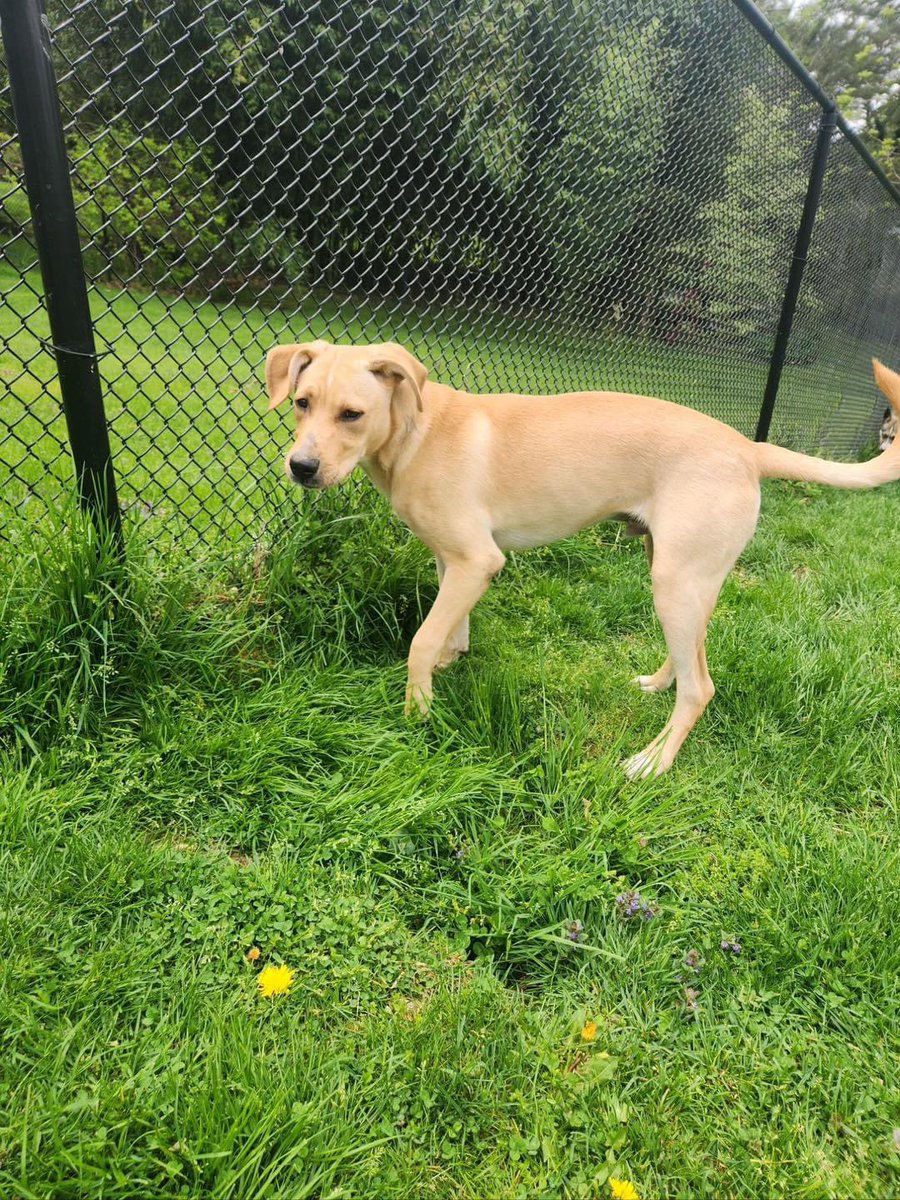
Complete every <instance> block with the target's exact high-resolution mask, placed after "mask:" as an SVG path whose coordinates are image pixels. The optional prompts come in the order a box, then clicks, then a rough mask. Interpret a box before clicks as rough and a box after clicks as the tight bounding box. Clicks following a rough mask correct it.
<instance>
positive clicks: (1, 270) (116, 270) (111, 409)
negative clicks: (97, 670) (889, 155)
mask: <svg viewBox="0 0 900 1200" xmlns="http://www.w3.org/2000/svg"><path fill="white" fill-rule="evenodd" d="M18 2H20V3H37V2H38V0H18ZM748 7H749V6H748V5H747V4H745V3H741V4H736V3H733V2H732V0H669V2H668V3H667V4H665V5H659V4H656V3H652V2H650V0H507V2H506V3H503V4H499V5H498V4H496V3H495V2H494V0H425V2H421V0H419V2H417V3H412V2H411V0H377V2H376V3H374V4H372V3H368V2H366V3H360V2H358V0H309V2H305V3H303V4H300V3H294V2H293V0H290V2H279V0H262V2H260V3H255V4H248V3H246V0H127V2H125V0H123V2H120V3H119V2H113V0H77V2H70V3H66V2H64V0H51V3H50V5H49V9H48V21H49V28H50V31H51V44H52V55H53V62H54V65H55V70H56V76H57V80H58V89H59V98H60V105H61V110H62V118H63V128H64V132H65V141H66V147H67V151H68V156H69V162H70V164H71V179H72V189H73V194H74V201H75V208H76V213H77V219H78V226H79V236H80V241H81V246H82V251H83V262H84V270H85V273H86V277H87V281H88V292H89V298H90V308H91V312H92V315H93V321H94V331H95V337H96V344H97V352H98V356H99V358H98V363H99V373H100V377H101V382H102V392H103V397H104V402H105V409H106V416H107V420H108V425H109V433H110V442H111V448H112V455H113V461H114V464H115V470H116V475H117V478H118V486H119V502H120V504H121V506H122V507H123V509H124V510H126V511H127V512H129V513H131V514H132V515H133V518H134V519H140V520H146V521H147V522H153V523H154V524H155V525H158V527H159V529H160V530H163V529H169V530H177V531H178V534H179V536H185V535H187V534H188V533H190V534H192V535H196V536H197V537H198V538H199V539H200V540H201V541H202V542H205V543H206V544H207V546H210V547H213V546H220V545H222V543H223V540H224V541H225V542H228V543H230V542H231V541H232V540H233V539H246V538H247V537H248V536H250V537H253V538H258V537H260V536H261V533H262V531H263V530H264V528H265V527H266V525H267V523H269V525H271V522H272V521H273V520H278V519H279V514H282V515H283V514H284V512H285V511H287V510H289V508H290V506H291V505H293V504H296V502H297V500H296V496H295V495H294V494H293V493H292V492H291V491H290V489H289V486H288V484H287V483H286V481H284V480H283V479H282V477H281V458H282V455H283V452H284V450H285V448H286V444H287V442H288V438H289V431H288V429H287V418H285V417H284V416H283V415H280V414H279V413H277V412H276V413H272V414H268V415H267V414H266V413H265V405H264V403H263V395H262V364H263V360H264V357H265V354H266V352H267V350H268V349H269V348H270V347H271V346H272V345H274V344H276V343H277V342H279V341H303V340H307V339H311V338H314V337H324V338H327V339H329V340H333V341H354V342H361V341H382V340H394V341H399V342H402V343H403V344H405V345H406V346H407V347H408V348H409V349H410V350H411V351H412V352H413V353H414V354H416V355H417V356H418V357H419V358H420V359H421V360H422V361H423V362H424V363H425V364H426V365H427V366H428V367H429V370H430V374H431V377H432V378H433V379H436V380H439V381H442V382H448V383H453V384H455V385H457V386H460V387H464V388H466V389H468V390H509V391H522V392H536V393H541V392H556V391H569V390H578V389H587V388H593V389H607V388H608V389H615V390H621V391H629V392H641V393H646V394H650V395H656V396H661V397H663V398H665V399H669V400H674V401H678V402H680V403H683V404H688V405H693V406H695V407H697V408H701V409H703V410H704V411H706V412H709V413H711V414H712V415H714V416H716V417H719V418H720V419H722V420H724V421H727V422H728V423H729V424H731V425H734V426H736V427H737V428H738V429H740V430H741V431H742V432H744V433H745V434H747V435H749V436H753V434H754V430H755V429H756V426H757V421H758V418H759V413H760V404H761V399H762V396H763V391H764V388H765V385H766V380H767V377H768V375H769V371H770V365H771V358H772V351H773V342H774V339H775V334H776V329H777V327H778V323H779V314H780V312H781V308H782V301H783V297H784V294H785V289H786V285H787V280H788V275H789V271H790V269H791V263H792V257H793V256H794V253H795V239H796V236H797V231H798V225H799V222H800V216H801V211H802V209H803V204H804V197H805V196H806V193H807V187H808V182H809V178H810V171H811V167H812V162H813V155H814V152H815V146H816V141H817V133H818V130H819V124H820V118H821V113H822V108H821V104H820V99H817V97H816V95H815V94H814V93H813V92H811V91H810V90H809V88H808V87H805V86H804V85H803V83H802V82H801V81H800V80H798V79H797V78H796V76H795V74H793V73H792V72H791V71H790V70H789V69H788V67H787V66H786V65H785V63H784V62H782V60H781V59H780V58H779V57H778V56H777V55H776V53H775V52H774V51H773V49H772V48H771V46H770V45H769V44H767V42H766V41H765V40H764V37H763V36H761V35H760V32H759V30H758V29H757V28H754V26H753V24H751V22H750V21H749V20H748V19H747V13H746V11H745V10H746V9H747V8H748ZM0 135H2V145H0V290H2V293H3V305H2V311H0V338H2V346H0V372H2V378H3V385H4V387H3V393H2V396H0V472H2V475H3V489H2V491H3V499H2V504H3V505H9V506H11V507H13V508H16V509H20V508H21V507H22V506H25V505H30V506H32V507H33V509H34V510H35V513H36V516H37V513H38V512H39V510H40V509H41V507H42V506H50V507H54V506H56V505H58V503H59V501H60V497H61V496H62V495H63V494H64V493H67V492H69V491H70V490H71V488H72V486H73V476H72V472H73V468H72V465H71V459H70V455H69V452H68V446H67V439H66V427H65V424H64V421H63V417H62V412H61V407H60V394H59V385H58V381H57V372H56V366H55V362H54V357H53V350H52V346H53V342H52V339H51V333H50V329H49V326H48V322H47V317H46V313H45V303H44V295H43V285H42V279H41V274H40V271H39V269H38V264H37V256H36V251H35V241H34V233H33V229H32V224H31V217H30V215H29V207H28V201H27V197H26V192H25V189H24V185H23V182H22V159H21V147H20V144H19V141H18V140H17V134H16V132H15V124H14V119H13V113H12V108H11V101H10V94H9V89H8V87H6V86H4V88H3V90H2V92H0ZM873 354H876V355H878V356H879V357H881V358H883V359H884V360H885V361H886V362H888V363H892V364H893V365H894V366H897V365H898V363H900V206H898V204H897V202H896V199H895V197H894V195H892V193H891V191H890V189H889V188H887V187H886V186H884V182H883V180H882V179H880V178H879V177H877V175H876V174H875V173H874V172H873V170H872V169H871V166H870V164H869V163H868V162H867V161H865V159H864V158H863V157H862V156H861V155H860V153H859V152H858V149H857V146H856V145H855V144H853V143H852V142H851V141H850V140H848V137H847V135H846V129H844V131H840V130H839V131H837V132H836V134H835V136H834V142H833V145H832V147H831V152H830V156H829V158H828V163H827V169H826V172H825V177H824V186H823V190H822V196H821V201H820V204H819V207H818V211H817V214H816V220H815V225H814V227H813V233H812V241H811V245H810V249H809V264H808V269H807V271H806V274H805V277H804V279H803V284H802V287H801V290H800V294H799V298H798V301H797V306H796V311H795V313H794V321H793V330H792V333H791V336H790V339H789V341H788V345H787V354H786V358H785V361H784V371H783V375H782V378H781V385H780V389H779V392H778V397H777V403H776V404H775V408H774V415H773V419H772V426H771V437H772V439H773V440H775V441H778V442H780V443H782V444H786V445H789V446H792V447H794V448H797V449H803V450H807V451H817V450H823V451H825V452H827V453H828V454H830V455H841V456H850V455H853V454H854V453H856V452H858V451H859V449H860V448H861V447H862V446H863V445H864V444H866V443H868V442H871V441H872V440H873V438H874V435H875V432H876V430H877V427H878V423H879V420H880V417H881V410H880V408H879V402H878V399H877V393H876V391H875V388H874V385H873V384H872V381H871V370H870V366H869V361H868V360H869V359H870V357H871V356H872V355H873ZM651 436H652V433H651Z"/></svg>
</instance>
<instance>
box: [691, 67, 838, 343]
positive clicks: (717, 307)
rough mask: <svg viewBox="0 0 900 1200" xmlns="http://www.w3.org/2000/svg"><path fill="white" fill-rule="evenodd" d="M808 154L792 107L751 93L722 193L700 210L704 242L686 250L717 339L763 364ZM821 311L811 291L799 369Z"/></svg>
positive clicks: (804, 297) (803, 311) (804, 296)
mask: <svg viewBox="0 0 900 1200" xmlns="http://www.w3.org/2000/svg"><path fill="white" fill-rule="evenodd" d="M807 149H808V133H807V134H806V135H803V134H801V132H800V131H799V130H798V128H797V117H796V113H795V111H794V106H793V105H792V103H791V102H790V101H784V102H782V103H781V104H778V105H776V106H774V107H773V106H772V105H771V104H770V102H769V100H768V99H767V98H766V97H764V96H763V94H762V92H761V91H760V90H759V89H758V88H756V87H751V88H748V89H747V90H746V91H745V92H744V94H743V97H742V104H741V108H740V113H739V118H738V126H737V133H736V138H735V144H734V148H733V150H732V151H731V153H730V154H729V155H728V157H727V159H726V162H725V170H724V186H723V189H722V193H721V194H720V195H719V196H717V197H716V199H715V200H712V201H710V202H709V203H707V204H705V205H704V206H703V207H702V208H701V209H700V211H699V214H698V216H699V229H700V236H699V238H697V240H696V241H691V242H689V243H687V244H682V245H681V246H680V247H679V252H680V254H681V256H682V258H683V260H684V261H685V263H686V266H685V268H683V269H684V270H685V275H686V276H687V277H691V276H693V278H694V279H696V280H698V281H699V283H698V285H697V286H698V291H699V295H700V299H699V301H698V303H699V304H701V305H702V307H703V311H704V313H705V314H708V316H709V317H711V318H712V319H713V320H714V322H715V328H716V332H717V335H718V337H719V338H720V339H721V340H722V342H723V343H725V344H731V345H732V346H735V347H742V348H744V349H746V350H747V351H748V352H749V353H750V354H753V355H754V356H755V357H758V358H760V359H765V358H767V357H768V355H769V354H770V353H771V349H772V326H773V320H774V318H775V316H776V314H777V311H778V306H777V303H776V301H777V298H778V297H779V296H781V295H782V294H783V292H784V288H785V285H786V283H787V277H788V268H789V265H790V261H791V254H792V253H793V240H794V237H795V236H796V229H797V224H798V223H799V214H800V213H801V212H802V209H803V199H804V196H805V194H806V188H807V183H808V155H807V153H806V151H807ZM761 169H764V170H765V173H766V178H765V181H764V182H763V185H762V186H761V181H760V170H761ZM766 184H767V185H768V186H766ZM822 219H824V210H823V212H822V214H821V215H820V220H822ZM688 264H689V265H688ZM713 264H714V265H715V267H714V269H708V268H709V267H710V266H712V265H713ZM821 307H822V305H821V301H820V300H819V298H818V296H817V295H816V294H815V292H814V291H812V290H811V289H810V288H808V287H807V288H805V289H804V290H803V292H802V293H801V296H800V299H799V302H798V306H797V312H796V324H797V332H796V334H795V335H794V336H793V338H792V341H791V347H790V354H791V357H792V358H793V359H794V360H795V361H801V362H802V361H803V360H804V359H805V358H807V357H808V356H809V355H810V353H811V351H812V349H813V340H812V339H814V338H815V336H816V332H815V329H816V323H815V318H816V315H817V314H818V313H819V312H820V310H821ZM804 334H805V337H806V341H804Z"/></svg>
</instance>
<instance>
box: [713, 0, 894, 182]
mask: <svg viewBox="0 0 900 1200" xmlns="http://www.w3.org/2000/svg"><path fill="white" fill-rule="evenodd" d="M734 3H735V4H736V5H737V7H738V8H739V9H740V11H741V12H742V13H743V14H744V16H745V17H746V18H747V20H748V21H750V23H751V24H752V25H753V26H754V28H755V29H756V30H757V31H758V32H759V34H760V35H761V36H762V37H763V38H764V39H765V41H766V42H768V44H769V45H770V46H771V47H772V49H773V50H774V51H775V53H776V54H777V55H778V57H779V58H780V59H781V61H782V62H783V63H784V64H785V66H786V67H787V68H788V69H789V70H790V71H791V72H793V74H794V75H795V76H796V77H797V79H799V80H800V82H801V83H802V84H803V86H804V87H805V88H806V90H807V91H808V92H809V93H810V95H812V96H813V97H814V98H815V99H816V100H817V101H818V103H819V104H820V105H821V106H822V108H824V109H825V110H826V111H833V112H834V113H835V114H836V117H837V125H838V128H839V129H840V131H841V133H842V134H843V135H844V137H845V138H846V139H847V141H848V142H850V144H851V145H852V146H853V148H854V150H856V152H857V154H859V156H860V157H861V158H862V160H863V161H864V162H865V164H866V166H867V167H868V168H869V170H870V171H871V172H872V173H873V174H874V175H875V176H876V178H877V179H878V181H879V182H880V183H881V184H882V186H883V187H884V188H885V189H886V190H887V192H888V194H889V195H890V196H891V197H892V199H893V200H894V202H895V203H896V204H898V205H900V188H898V187H897V185H896V184H895V183H893V182H892V181H891V180H890V179H889V178H888V176H887V174H886V172H885V170H884V168H883V167H882V166H881V165H880V164H879V163H878V162H876V160H875V159H874V158H873V157H872V153H871V151H870V150H869V149H868V147H867V146H866V144H865V143H864V142H863V140H862V138H861V137H860V136H859V134H858V133H857V132H856V130H855V129H854V128H853V126H852V125H851V124H850V122H849V121H848V120H847V118H846V117H845V116H844V114H843V113H842V112H841V111H840V109H839V108H838V106H837V103H836V101H835V100H834V99H833V98H832V97H831V96H829V95H828V93H827V92H826V91H825V89H824V88H823V87H822V86H821V84H819V83H818V82H817V81H816V80H815V79H814V78H813V77H812V75H811V74H810V73H809V71H808V70H807V69H806V67H805V66H804V65H803V63H802V62H801V61H800V59H799V58H798V57H797V56H796V54H794V52H793V50H791V48H790V46H788V44H787V42H785V41H784V39H783V38H782V37H781V36H780V35H779V34H778V32H777V31H776V29H775V26H774V25H773V24H772V22H771V21H770V20H769V19H768V17H766V16H764V15H763V13H761V12H760V10H759V9H758V8H757V7H756V5H755V4H754V3H753V0H734Z"/></svg>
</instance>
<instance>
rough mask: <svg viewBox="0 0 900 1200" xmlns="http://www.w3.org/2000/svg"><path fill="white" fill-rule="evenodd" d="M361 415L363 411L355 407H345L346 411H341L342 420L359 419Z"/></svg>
mask: <svg viewBox="0 0 900 1200" xmlns="http://www.w3.org/2000/svg"><path fill="white" fill-rule="evenodd" d="M361 416H362V413H361V412H358V411H357V410H356V409H355V408H345V409H344V411H343V412H342V413H341V420H342V421H358V420H359V418H360V417H361Z"/></svg>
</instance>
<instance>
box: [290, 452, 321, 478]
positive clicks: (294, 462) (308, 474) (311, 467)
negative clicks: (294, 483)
mask: <svg viewBox="0 0 900 1200" xmlns="http://www.w3.org/2000/svg"><path fill="white" fill-rule="evenodd" d="M318 469H319V460H318V459H317V458H292V459H291V474H292V475H293V477H294V478H295V479H296V480H298V481H299V482H300V483H309V481H310V480H311V479H312V477H313V476H314V475H315V473H316V471H318Z"/></svg>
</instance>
